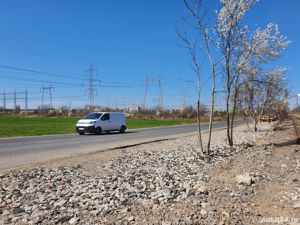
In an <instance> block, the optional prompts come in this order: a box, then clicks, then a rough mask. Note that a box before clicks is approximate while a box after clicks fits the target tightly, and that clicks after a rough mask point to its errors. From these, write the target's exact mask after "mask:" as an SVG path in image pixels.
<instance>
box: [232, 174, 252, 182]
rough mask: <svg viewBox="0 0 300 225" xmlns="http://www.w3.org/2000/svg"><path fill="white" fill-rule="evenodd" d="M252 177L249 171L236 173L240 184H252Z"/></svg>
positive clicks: (236, 178)
mask: <svg viewBox="0 0 300 225" xmlns="http://www.w3.org/2000/svg"><path fill="white" fill-rule="evenodd" d="M252 179H253V178H252V177H251V176H249V174H248V173H245V174H240V175H236V177H235V180H236V182H237V183H238V184H245V185H251V182H252Z"/></svg>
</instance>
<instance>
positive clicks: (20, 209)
mask: <svg viewBox="0 0 300 225" xmlns="http://www.w3.org/2000/svg"><path fill="white" fill-rule="evenodd" d="M22 212H25V210H24V209H23V208H20V207H15V208H13V210H12V213H13V214H19V213H22Z"/></svg>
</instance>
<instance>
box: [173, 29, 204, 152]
mask: <svg viewBox="0 0 300 225" xmlns="http://www.w3.org/2000/svg"><path fill="white" fill-rule="evenodd" d="M177 33H178V35H179V37H180V38H181V40H182V41H183V43H184V46H185V47H186V48H187V49H188V52H189V54H190V56H191V61H192V62H191V63H190V67H191V68H192V70H193V71H194V74H195V76H196V78H197V128H198V141H199V146H200V150H201V152H202V153H203V152H204V151H203V143H202V135H201V126H200V123H201V113H200V100H201V89H200V87H201V86H200V85H201V67H200V65H199V62H198V57H197V47H198V44H197V41H195V40H194V41H193V40H191V38H190V37H188V36H187V34H186V33H184V34H181V33H179V32H177Z"/></svg>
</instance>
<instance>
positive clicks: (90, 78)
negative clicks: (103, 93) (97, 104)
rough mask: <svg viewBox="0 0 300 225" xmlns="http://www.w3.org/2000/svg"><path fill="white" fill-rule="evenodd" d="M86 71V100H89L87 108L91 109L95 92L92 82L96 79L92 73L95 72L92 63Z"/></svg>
mask: <svg viewBox="0 0 300 225" xmlns="http://www.w3.org/2000/svg"><path fill="white" fill-rule="evenodd" d="M86 72H87V74H88V79H87V81H88V88H87V92H88V101H89V108H90V109H92V108H93V107H94V94H95V92H96V89H95V88H94V82H95V81H96V80H95V79H94V75H95V74H96V73H97V70H96V69H94V68H93V66H92V65H90V67H89V68H88V69H86Z"/></svg>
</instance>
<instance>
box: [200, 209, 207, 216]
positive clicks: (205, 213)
mask: <svg viewBox="0 0 300 225" xmlns="http://www.w3.org/2000/svg"><path fill="white" fill-rule="evenodd" d="M207 214H208V212H207V211H206V210H205V209H201V210H200V215H201V216H202V217H203V218H206V217H207Z"/></svg>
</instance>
